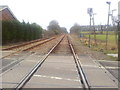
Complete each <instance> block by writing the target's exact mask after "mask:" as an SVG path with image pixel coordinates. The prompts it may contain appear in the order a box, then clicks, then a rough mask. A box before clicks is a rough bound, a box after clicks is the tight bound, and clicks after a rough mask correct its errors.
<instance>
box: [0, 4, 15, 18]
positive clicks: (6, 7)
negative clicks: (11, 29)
mask: <svg viewBox="0 0 120 90" xmlns="http://www.w3.org/2000/svg"><path fill="white" fill-rule="evenodd" d="M5 9H8V11H9V12H10V13H11V15H12V16H13V17H14V18H15V19H16V20H17V18H16V17H15V15H14V14H13V13H12V11H11V10H10V8H9V7H8V6H7V5H0V12H1V11H3V10H5Z"/></svg>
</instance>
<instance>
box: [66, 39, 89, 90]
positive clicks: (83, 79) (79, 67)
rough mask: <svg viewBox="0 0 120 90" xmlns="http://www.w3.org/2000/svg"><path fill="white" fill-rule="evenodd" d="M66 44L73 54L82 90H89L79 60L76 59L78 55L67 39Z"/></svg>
mask: <svg viewBox="0 0 120 90" xmlns="http://www.w3.org/2000/svg"><path fill="white" fill-rule="evenodd" d="M68 43H69V46H70V49H71V52H72V54H73V57H74V60H75V63H76V67H77V70H78V73H79V77H80V80H81V83H82V85H83V89H84V90H90V86H89V84H88V81H87V79H86V76H85V74H84V71H83V69H82V67H81V64H80V60H79V58H78V55H77V54H76V53H75V50H74V47H73V45H72V42H71V41H70V39H69V38H68Z"/></svg>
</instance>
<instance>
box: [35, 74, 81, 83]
mask: <svg viewBox="0 0 120 90" xmlns="http://www.w3.org/2000/svg"><path fill="white" fill-rule="evenodd" d="M34 76H35V77H43V78H51V79H58V80H68V81H76V82H80V80H77V79H70V78H61V77H54V76H44V75H34Z"/></svg>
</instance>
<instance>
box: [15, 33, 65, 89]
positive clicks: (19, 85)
mask: <svg viewBox="0 0 120 90" xmlns="http://www.w3.org/2000/svg"><path fill="white" fill-rule="evenodd" d="M64 37H65V35H64V36H63V37H62V38H61V39H60V41H59V42H58V43H57V44H55V45H54V46H53V47H52V48H51V49H50V51H49V52H48V53H47V54H46V55H45V56H44V57H43V59H42V60H40V61H39V62H38V63H37V64H36V65H35V66H34V67H33V68H32V69H31V71H30V72H29V73H28V74H27V75H26V76H25V77H24V78H23V79H22V80H21V81H20V82H19V84H18V85H17V86H16V87H15V90H20V89H22V88H23V86H24V85H25V84H26V83H27V82H28V81H29V79H30V78H31V77H32V76H33V74H34V73H35V72H36V71H37V70H38V68H39V67H40V66H41V65H42V64H43V63H44V62H45V60H46V58H47V57H48V56H49V55H50V54H51V52H52V51H53V50H54V49H55V48H56V47H57V46H58V45H59V44H60V42H61V41H62V40H63V38H64Z"/></svg>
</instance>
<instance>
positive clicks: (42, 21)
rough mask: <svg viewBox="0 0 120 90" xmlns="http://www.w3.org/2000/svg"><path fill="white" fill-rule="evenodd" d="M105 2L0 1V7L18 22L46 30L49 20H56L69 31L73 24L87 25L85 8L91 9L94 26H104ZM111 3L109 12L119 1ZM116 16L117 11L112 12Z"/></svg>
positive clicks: (106, 10) (92, 0)
mask: <svg viewBox="0 0 120 90" xmlns="http://www.w3.org/2000/svg"><path fill="white" fill-rule="evenodd" d="M106 1H107V0H0V5H8V6H9V8H10V9H11V11H12V12H13V13H14V15H15V16H16V17H17V19H18V20H19V21H22V20H24V21H25V22H30V23H32V22H35V23H37V24H39V25H40V26H42V27H43V28H44V29H46V28H47V26H48V25H49V22H50V21H51V20H57V21H58V22H59V25H60V26H61V27H66V28H67V29H69V28H70V27H71V26H73V25H74V23H78V24H80V25H88V24H89V15H88V14H87V8H93V12H94V13H97V15H95V24H106V23H107V13H108V5H107V4H106ZM108 1H111V10H112V9H118V1H119V0H108ZM114 15H115V16H116V15H117V11H115V12H114Z"/></svg>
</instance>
